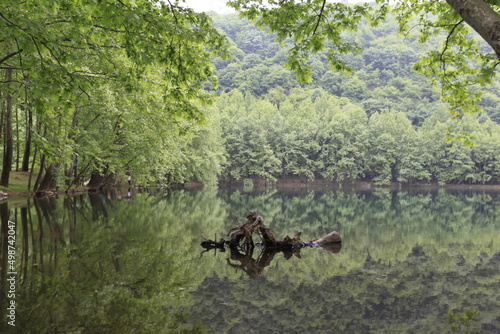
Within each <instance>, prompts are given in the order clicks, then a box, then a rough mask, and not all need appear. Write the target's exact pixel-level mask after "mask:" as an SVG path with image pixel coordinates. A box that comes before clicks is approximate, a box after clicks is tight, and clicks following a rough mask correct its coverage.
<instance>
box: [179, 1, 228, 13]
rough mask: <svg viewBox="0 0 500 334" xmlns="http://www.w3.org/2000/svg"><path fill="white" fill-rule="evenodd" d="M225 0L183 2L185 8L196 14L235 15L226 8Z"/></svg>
mask: <svg viewBox="0 0 500 334" xmlns="http://www.w3.org/2000/svg"><path fill="white" fill-rule="evenodd" d="M226 2H227V0H185V1H184V3H185V6H186V7H189V8H192V9H194V10H195V11H196V12H210V11H214V12H217V13H219V14H229V13H235V11H234V9H232V8H229V7H227V6H226Z"/></svg>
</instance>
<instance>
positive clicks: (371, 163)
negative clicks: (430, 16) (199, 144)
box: [209, 15, 500, 184]
mask: <svg viewBox="0 0 500 334" xmlns="http://www.w3.org/2000/svg"><path fill="white" fill-rule="evenodd" d="M214 23H215V26H216V27H219V28H220V29H222V30H223V31H224V33H225V34H226V35H227V36H229V37H230V39H231V41H232V42H233V44H232V47H231V48H230V52H231V54H232V55H233V59H232V60H221V59H219V58H217V59H215V60H214V61H213V62H214V64H215V66H216V69H217V72H216V73H217V75H218V77H219V81H220V86H219V89H218V91H217V93H218V94H219V96H220V98H219V99H218V100H217V102H216V104H215V106H213V107H212V108H211V109H210V111H209V113H210V114H215V115H217V116H216V118H218V120H219V122H220V127H221V131H222V138H223V140H224V143H225V145H224V147H225V149H226V157H227V162H226V165H225V168H224V170H223V173H222V175H223V179H225V180H238V179H241V178H264V179H267V180H270V181H276V180H277V179H280V178H283V177H303V178H306V179H315V178H324V179H328V180H345V179H348V180H373V181H375V182H376V183H378V184H388V183H390V182H402V183H407V182H421V183H429V182H437V183H440V184H446V183H470V184H478V183H479V184H484V183H492V182H497V181H498V180H499V177H500V174H499V173H500V164H499V162H500V160H499V158H500V156H498V153H497V152H500V150H499V148H500V135H499V130H500V128H499V125H498V124H497V123H498V121H500V115H499V114H498V105H499V103H498V102H500V85H499V83H498V82H495V84H493V85H491V86H490V87H489V88H488V89H486V91H485V92H483V100H482V102H481V103H480V105H481V106H482V108H483V110H484V112H483V113H480V114H473V115H468V114H465V115H461V117H453V115H452V114H451V113H449V111H448V106H447V105H446V104H445V103H444V102H442V101H440V91H439V90H438V89H437V88H435V87H434V86H433V85H431V83H430V82H428V80H427V79H426V77H425V76H423V75H422V74H419V73H417V72H416V71H414V70H413V69H412V65H413V64H414V62H415V61H417V60H418V59H419V57H420V56H421V55H422V54H423V53H424V52H426V51H427V50H429V49H432V48H438V47H439V43H440V41H442V39H443V36H436V37H435V40H433V43H431V44H430V45H429V44H421V43H418V41H416V40H415V39H408V38H405V37H402V36H400V35H398V31H397V29H398V28H397V23H396V20H395V19H394V18H393V19H392V20H390V19H389V20H387V21H386V22H384V23H383V24H381V25H380V26H378V27H370V26H369V25H368V23H367V22H365V23H364V24H363V25H361V27H360V28H359V30H360V31H361V33H356V34H353V35H352V38H353V39H356V41H357V43H358V44H360V46H361V47H362V48H363V52H362V53H359V54H355V55H350V56H349V57H347V56H345V62H346V63H348V64H349V65H350V66H351V67H352V68H353V69H354V71H353V73H352V74H351V75H348V74H345V73H339V72H332V71H331V70H330V69H329V67H328V65H327V64H326V60H325V59H326V57H327V54H326V53H325V54H318V55H317V56H315V57H313V59H312V61H311V66H312V73H313V79H314V80H313V81H312V82H311V83H307V84H301V83H300V82H299V81H298V79H297V78H296V76H295V74H294V73H293V72H292V71H290V70H288V69H287V68H285V67H283V66H282V63H283V61H284V54H285V53H286V50H285V49H284V48H282V47H280V46H279V45H278V44H277V43H275V42H274V38H275V36H273V35H270V34H268V33H267V32H266V31H262V30H259V29H258V28H257V27H255V26H254V25H253V24H252V23H251V22H249V21H246V20H242V19H240V18H239V17H238V16H237V15H225V16H217V15H215V16H214ZM485 47H486V46H485Z"/></svg>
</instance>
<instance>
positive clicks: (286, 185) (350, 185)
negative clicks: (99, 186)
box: [0, 172, 500, 200]
mask: <svg viewBox="0 0 500 334" xmlns="http://www.w3.org/2000/svg"><path fill="white" fill-rule="evenodd" d="M33 178H35V176H33ZM9 181H10V182H9V187H7V188H6V187H0V200H1V199H5V198H16V197H33V196H43V195H49V196H51V195H60V194H75V193H81V192H87V191H95V189H91V188H87V187H85V186H77V187H71V188H70V189H67V188H65V187H63V188H57V189H51V190H46V191H43V192H35V191H32V190H29V189H28V183H29V172H11V175H10V180H9ZM32 182H34V180H32ZM219 186H220V187H224V188H234V189H238V190H243V191H263V190H267V189H269V188H275V189H278V190H284V191H286V190H287V189H294V190H297V189H303V190H305V191H310V190H313V191H332V190H345V191H349V190H356V191H372V190H374V189H390V190H410V191H411V190H412V189H414V190H422V189H426V190H438V189H446V190H460V191H463V190H467V189H471V190H492V191H498V190H500V185H499V184H488V185H481V184H446V185H440V184H436V183H431V184H399V183H391V184H390V185H378V184H375V183H374V182H370V181H342V182H335V181H329V180H324V179H316V180H308V179H307V178H300V177H297V178H292V177H287V178H283V179H279V180H277V182H269V181H267V180H264V179H241V180H237V181H235V180H232V181H231V182H225V181H224V180H221V181H220V182H219ZM115 187H118V188H120V187H124V188H128V187H129V185H128V183H127V182H126V181H122V182H120V183H118V184H116V185H115ZM133 187H134V188H147V187H158V185H134V186H133ZM169 187H171V188H175V189H180V188H183V189H192V188H201V187H203V184H201V183H199V182H187V183H184V184H173V185H169Z"/></svg>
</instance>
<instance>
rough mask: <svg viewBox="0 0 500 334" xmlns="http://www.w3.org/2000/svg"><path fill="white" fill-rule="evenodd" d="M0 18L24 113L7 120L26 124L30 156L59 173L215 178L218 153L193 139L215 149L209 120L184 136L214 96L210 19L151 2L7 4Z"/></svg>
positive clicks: (221, 41)
mask: <svg viewBox="0 0 500 334" xmlns="http://www.w3.org/2000/svg"><path fill="white" fill-rule="evenodd" d="M1 16H2V20H1V21H0V25H1V26H0V44H1V45H2V51H1V53H0V60H1V63H0V65H1V66H2V67H3V68H13V69H14V73H15V77H16V91H15V101H16V103H15V106H14V108H15V109H16V110H17V111H16V112H18V113H19V112H20V113H25V114H26V115H28V114H32V115H33V122H32V123H31V124H28V123H27V122H26V121H25V120H24V117H19V118H18V119H16V124H15V126H17V127H21V128H25V129H26V130H25V133H28V132H31V133H33V143H34V146H35V148H36V150H37V151H32V152H29V151H28V153H31V154H33V152H38V153H41V154H42V155H43V157H44V159H45V163H46V164H48V165H51V166H53V167H55V168H57V169H58V174H59V175H60V178H61V179H64V178H66V180H67V181H68V182H82V181H83V180H85V179H88V177H89V176H90V175H91V174H92V173H93V172H95V171H97V172H99V173H100V174H103V175H110V174H111V175H113V174H120V173H121V174H124V173H126V172H132V173H133V174H134V176H135V177H136V179H137V180H138V181H146V180H151V179H158V178H163V177H164V176H165V174H169V171H171V170H172V169H175V170H176V171H175V173H177V176H176V177H174V179H175V181H180V182H182V181H184V180H186V179H198V180H203V181H206V180H211V181H212V182H213V180H214V179H215V178H216V175H217V173H218V172H219V171H218V170H220V167H219V166H220V164H221V163H222V162H223V159H222V158H220V157H219V156H220V155H221V154H222V152H220V151H217V152H215V153H214V154H213V155H211V153H210V150H211V149H207V147H206V146H204V147H202V146H203V145H200V144H199V143H198V144H197V143H196V140H197V139H196V138H202V137H205V138H204V139H206V145H212V148H213V149H216V150H217V149H218V146H217V144H216V143H214V142H213V141H215V142H217V138H216V136H217V135H216V134H214V133H215V132H216V131H217V123H216V122H215V123H214V127H213V128H210V127H207V129H206V130H204V131H206V133H202V131H201V130H199V129H196V130H195V132H196V134H194V135H190V136H189V137H185V136H184V134H185V133H187V132H189V130H190V129H192V128H195V127H197V126H199V124H200V122H202V121H203V118H204V116H203V113H202V108H203V106H205V105H207V104H209V103H210V102H212V101H213V97H214V96H213V94H210V93H208V92H207V91H206V90H205V88H206V87H216V86H217V80H216V79H215V77H214V76H213V70H212V65H211V62H210V58H211V57H214V56H215V55H221V56H222V58H223V59H225V58H226V56H227V52H226V50H227V40H226V38H225V37H224V36H222V35H221V34H220V33H219V32H218V31H217V30H216V29H215V28H214V27H212V21H211V19H210V17H208V16H207V15H206V14H203V13H202V14H198V13H195V12H194V11H193V10H191V9H188V8H183V7H179V6H178V4H177V3H176V4H170V3H169V4H166V3H161V4H159V3H157V2H156V1H149V0H140V1H124V2H120V3H115V2H113V1H99V2H95V1H72V0H60V1H59V0H58V1H23V2H22V3H18V2H17V1H7V2H4V3H3V5H2V11H1ZM2 85H3V84H2ZM26 118H27V116H26ZM207 124H209V126H210V124H212V123H211V122H208V123H207ZM210 133H212V134H213V135H212V134H210ZM214 136H215V137H214ZM198 140H199V139H198ZM27 141H28V140H27V139H26V141H24V139H20V137H18V142H19V144H23V143H26V142H27ZM18 147H20V146H18ZM18 150H19V149H18ZM18 154H19V152H18ZM193 154H195V156H192V155H193ZM27 158H31V160H38V157H36V156H31V157H30V156H27ZM200 159H203V160H204V161H206V162H207V164H208V165H210V166H207V165H205V163H204V162H201V161H196V160H200ZM42 167H43V166H42ZM183 169H190V170H183ZM170 174H171V173H170ZM202 174H204V175H202ZM173 181H174V180H173Z"/></svg>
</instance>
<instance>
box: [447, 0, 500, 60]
mask: <svg viewBox="0 0 500 334" xmlns="http://www.w3.org/2000/svg"><path fill="white" fill-rule="evenodd" d="M446 2H447V3H448V4H449V5H450V6H451V7H452V8H453V9H454V10H455V11H456V12H457V13H458V14H459V15H460V16H461V17H462V18H463V19H464V21H465V22H467V23H468V24H469V25H470V26H471V27H472V29H474V30H475V31H476V32H477V33H478V34H479V35H481V37H482V38H484V40H485V41H486V42H487V43H488V44H489V45H490V46H491V47H492V48H493V51H495V53H496V54H497V57H498V58H499V59H500V15H499V14H497V13H496V12H495V11H494V10H493V8H491V6H490V5H488V4H487V3H486V2H485V1H484V0H446Z"/></svg>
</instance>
